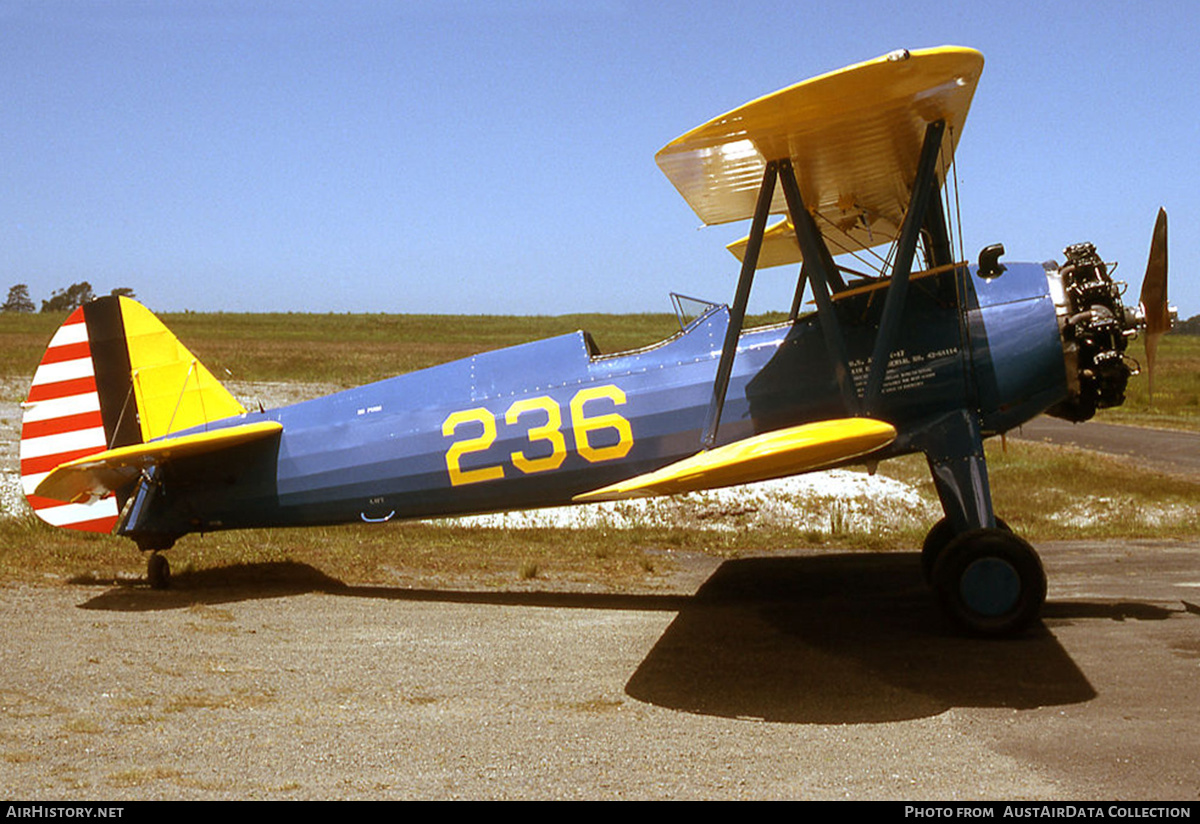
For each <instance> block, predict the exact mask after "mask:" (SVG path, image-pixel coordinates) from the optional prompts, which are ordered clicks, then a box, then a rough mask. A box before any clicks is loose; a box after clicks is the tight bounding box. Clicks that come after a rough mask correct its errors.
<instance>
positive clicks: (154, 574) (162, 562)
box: [146, 552, 171, 589]
mask: <svg viewBox="0 0 1200 824" xmlns="http://www.w3.org/2000/svg"><path fill="white" fill-rule="evenodd" d="M146 580H148V581H149V582H150V588H151V589H167V588H168V587H169V586H171V564H170V562H168V561H167V556H165V555H160V554H159V553H157V552H152V553H150V557H149V558H147V559H146Z"/></svg>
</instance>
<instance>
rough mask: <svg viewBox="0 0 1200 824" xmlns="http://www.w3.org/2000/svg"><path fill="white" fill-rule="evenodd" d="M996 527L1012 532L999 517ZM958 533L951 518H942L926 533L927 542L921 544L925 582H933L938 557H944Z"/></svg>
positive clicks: (922, 569) (922, 570) (922, 572)
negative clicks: (952, 524)
mask: <svg viewBox="0 0 1200 824" xmlns="http://www.w3.org/2000/svg"><path fill="white" fill-rule="evenodd" d="M996 528H997V529H999V530H1002V531H1004V532H1012V530H1011V529H1010V528H1009V526H1008V524H1006V523H1004V521H1002V520H1000V519H999V518H997V519H996ZM957 535H958V533H956V532H955V531H954V527H953V526H951V525H950V519H949V518H942V519H941V520H940V521H938V522H937V523H936V524H934V525H933V528H932V529H930V530H929V532H928V534H926V535H925V543H923V544H922V545H921V575H923V576H924V578H925V583H927V584H932V583H933V568H934V566H936V565H937V562H938V558H940V557H942V553H943V552H944V551H945V550H946V547H947V546H949V545H950V542H951V541H953V540H954V539H955V537H956V536H957Z"/></svg>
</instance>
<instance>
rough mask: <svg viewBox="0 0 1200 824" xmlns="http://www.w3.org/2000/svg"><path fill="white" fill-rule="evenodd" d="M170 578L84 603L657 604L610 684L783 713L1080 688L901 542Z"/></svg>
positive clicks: (1107, 612) (814, 719) (835, 713)
mask: <svg viewBox="0 0 1200 824" xmlns="http://www.w3.org/2000/svg"><path fill="white" fill-rule="evenodd" d="M174 583H175V588H174V589H171V590H165V591H154V590H150V589H148V588H146V587H145V586H144V585H141V586H118V587H115V588H113V589H110V590H108V591H107V592H105V593H103V594H101V595H99V596H97V597H95V598H92V599H90V600H89V601H88V602H86V603H85V604H83V605H82V608H85V609H98V610H116V611H155V610H165V609H179V608H184V607H187V606H190V605H193V604H197V603H202V604H216V603H229V602H233V601H244V600H257V599H262V598H273V597H286V596H289V595H297V594H303V593H309V592H322V593H327V594H331V595H346V596H351V597H360V598H361V597H367V598H382V599H388V600H409V601H441V602H447V603H474V604H494V605H496V606H526V607H556V608H577V609H628V610H640V611H669V612H675V613H677V615H676V617H675V620H674V621H672V623H671V625H670V626H669V627H668V628H667V630H666V632H664V633H663V635H662V637H661V638H660V639H659V640H658V642H657V643H656V644H655V645H654V647H653V648H652V649H651V650H650V652H649V654H648V655H647V656H646V657H645V659H643V661H642V663H641V664H640V665H639V666H638V668H637V670H636V671H635V672H634V673H633V675H632V677H631V678H630V679H629V681H628V683H627V684H626V692H627V693H628V695H630V696H631V697H633V698H636V699H638V700H640V701H645V702H647V703H651V704H655V705H658V706H662V707H667V708H671V709H677V710H682V711H686V712H692V713H699V714H707V715H716V716H724V717H738V718H753V719H763V720H768V721H779V722H788V723H820V724H836V723H864V722H883V721H897V720H904V719H911V718H922V717H929V716H932V715H936V714H938V713H941V712H944V711H945V710H947V709H949V708H952V707H963V706H970V707H1011V708H1031V707H1039V706H1053V705H1064V704H1072V703H1079V702H1084V701H1088V700H1091V699H1092V698H1094V697H1095V695H1096V693H1095V690H1094V689H1093V688H1092V686H1091V684H1089V683H1088V680H1087V678H1086V677H1085V676H1084V674H1083V673H1082V672H1081V671H1080V670H1079V668H1078V667H1076V666H1075V664H1074V662H1073V661H1072V660H1071V659H1070V657H1069V656H1068V655H1067V653H1066V651H1065V650H1064V649H1063V648H1062V646H1061V645H1060V644H1059V643H1058V641H1057V640H1056V639H1055V638H1054V636H1053V635H1052V634H1051V633H1050V632H1049V631H1048V630H1047V629H1046V628H1045V627H1044V626H1041V625H1038V626H1037V627H1035V629H1034V630H1033V631H1031V632H1030V633H1029V634H1028V635H1026V636H1025V637H1022V638H1018V639H1013V640H982V639H976V638H968V637H964V636H962V635H961V634H958V633H957V632H956V631H955V630H954V629H953V628H951V627H949V626H948V625H947V624H946V623H945V621H944V620H943V618H942V617H941V615H940V614H939V612H938V610H937V607H936V605H935V604H934V602H933V598H932V597H931V595H930V593H929V590H928V589H927V588H926V586H925V585H924V583H923V582H922V580H921V573H920V565H919V560H918V557H917V555H916V554H913V553H882V554H881V553H847V554H837V555H816V556H807V557H795V556H789V557H776V558H753V559H739V560H734V561H727V562H725V563H724V564H722V565H721V566H720V567H719V568H718V570H717V571H716V572H715V573H714V574H713V575H712V576H711V577H710V578H709V580H708V581H706V582H705V583H704V585H703V586H701V587H700V589H699V590H698V591H697V592H696V594H695V595H692V596H682V595H680V596H673V595H620V594H596V593H566V592H494V591H493V592H473V591H465V590H436V589H407V588H398V587H380V586H347V585H345V584H343V583H341V582H340V581H337V580H335V579H333V578H330V577H328V576H326V575H324V574H323V573H321V572H319V571H318V570H316V569H314V568H312V567H310V566H307V565H304V564H297V563H277V564H250V565H242V566H234V567H226V568H222V569H217V570H206V571H201V572H190V573H185V574H183V575H180V576H178V577H177V578H176V580H175V582H174ZM1046 615H1047V616H1048V617H1050V618H1052V619H1053V621H1054V622H1059V621H1064V620H1089V619H1100V620H1127V619H1133V620H1161V619H1165V618H1167V617H1169V616H1170V613H1169V612H1168V611H1166V610H1163V609H1161V608H1158V607H1154V606H1152V605H1145V604H1137V603H1128V602H1126V603H1119V604H1102V603H1090V602H1087V603H1081V602H1071V603H1053V602H1051V603H1049V604H1047V607H1046Z"/></svg>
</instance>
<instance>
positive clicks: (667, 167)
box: [655, 46, 983, 260]
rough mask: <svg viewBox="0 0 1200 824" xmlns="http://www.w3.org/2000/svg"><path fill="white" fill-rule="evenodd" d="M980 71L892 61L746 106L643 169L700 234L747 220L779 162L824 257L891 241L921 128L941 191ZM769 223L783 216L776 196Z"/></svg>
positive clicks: (954, 61) (952, 58)
mask: <svg viewBox="0 0 1200 824" xmlns="http://www.w3.org/2000/svg"><path fill="white" fill-rule="evenodd" d="M982 71H983V55H981V54H980V53H979V52H977V51H975V50H974V49H966V48H960V47H957V46H941V47H938V48H933V49H916V50H913V51H900V52H893V53H891V54H887V55H884V56H883V57H878V58H876V59H874V60H868V61H867V62H865V63H859V64H857V65H854V66H850V67H848V68H845V69H841V70H839V71H835V72H830V73H829V74H824V75H821V76H820V77H815V78H813V79H811V80H806V81H804V82H803V83H797V84H796V85H794V86H789V87H787V88H786V89H782V90H780V91H777V92H775V93H773V94H769V95H766V96H765V97H760V98H758V99H757V100H753V101H751V102H749V103H747V104H745V105H744V106H740V107H739V108H737V109H734V110H733V111H730V112H727V113H726V114H723V115H721V116H720V117H716V118H714V119H712V120H710V121H709V122H707V123H705V124H704V125H702V126H699V127H697V128H695V129H692V130H691V131H690V132H688V133H687V134H684V135H683V136H681V137H679V138H678V139H676V140H674V141H672V142H671V143H668V144H667V145H666V146H665V147H663V148H662V149H661V150H660V151H659V152H658V154H657V155H656V156H655V159H656V160H657V162H658V165H659V168H661V169H662V171H663V173H664V174H666V176H667V178H668V179H669V180H670V181H671V182H672V183H673V184H674V185H675V188H676V189H678V190H679V193H680V194H681V195H683V198H684V200H686V201H687V202H688V205H689V206H691V207H692V209H693V210H694V211H695V212H696V214H697V216H699V218H700V219H701V220H702V221H704V223H705V224H708V225H714V224H719V223H729V222H731V221H735V220H747V219H749V218H751V217H753V215H754V208H755V203H756V201H757V199H758V190H759V187H760V186H761V185H762V178H763V171H764V169H765V168H766V164H767V163H768V162H769V161H772V160H783V159H785V158H786V159H790V160H791V162H792V166H793V167H794V169H795V171H796V177H797V180H798V183H799V186H800V193H801V195H802V196H803V198H804V203H805V205H806V206H807V208H808V209H809V210H810V211H811V212H812V213H813V215H814V217H815V218H816V222H817V227H818V228H819V229H820V231H821V233H822V234H823V235H825V236H826V238H827V239H828V240H829V241H830V245H831V247H832V246H834V245H835V241H836V245H838V246H840V247H844V249H843V250H844V251H857V250H858V249H862V248H869V247H871V246H875V245H877V244H880V243H886V242H889V241H891V240H893V239H894V237H895V233H896V227H898V226H900V225H901V224H902V223H903V221H904V211H905V209H906V208H907V207H908V202H909V196H910V194H911V193H910V189H911V187H912V184H913V182H914V180H915V179H916V173H917V162H918V159H919V157H920V153H921V144H922V142H923V140H924V135H925V127H926V126H927V125H928V124H929V123H931V122H933V121H935V120H944V121H946V127H947V128H946V133H945V137H944V138H943V142H942V161H943V166H942V167H941V168H939V170H938V179H939V182H940V181H941V180H942V177H943V175H944V174H945V167H946V166H948V165H949V163H950V162H951V160H952V159H953V157H954V149H955V147H956V145H957V143H958V138H959V136H960V134H961V133H962V128H963V124H964V123H965V121H966V118H967V111H968V110H969V109H970V106H971V98H972V97H973V96H974V94H975V86H976V84H977V83H978V81H979V76H980V74H981V73H982ZM771 212H772V213H773V214H786V212H787V204H786V201H785V199H784V195H783V192H782V189H781V187H780V188H778V189H777V190H776V192H775V199H774V200H773V201H772V204H771ZM839 230H840V231H839ZM796 253H797V254H798V253H799V250H797V252H796ZM834 253H835V254H837V252H836V251H835V252H834ZM796 259H797V260H798V259H799V258H798V257H797V258H796Z"/></svg>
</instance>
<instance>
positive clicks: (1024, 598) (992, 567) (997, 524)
mask: <svg viewBox="0 0 1200 824" xmlns="http://www.w3.org/2000/svg"><path fill="white" fill-rule="evenodd" d="M923 434H924V436H925V438H926V441H925V443H926V444H927V448H926V449H925V456H926V459H927V460H928V461H929V469H930V472H931V473H932V475H933V482H934V486H935V487H937V492H938V498H940V499H941V502H942V509H943V510H944V511H945V513H946V517H945V518H943V519H942V520H941V521H939V522H938V523H936V524H935V525H934V527H933V529H931V530H929V534H928V535H927V536H926V538H925V544H924V546H923V547H922V548H921V571H922V572H923V573H924V575H925V580H926V581H928V582H929V583H930V584H931V585H932V586H933V590H934V593H935V594H936V595H937V599H938V604H939V605H940V606H941V608H942V611H943V612H944V613H945V614H946V615H947V617H949V618H950V619H951V620H952V621H954V622H955V623H956V624H958V625H959V626H960V627H962V628H964V629H966V630H967V631H968V632H971V633H975V634H978V635H987V636H1004V635H1016V634H1018V633H1020V632H1022V631H1024V630H1025V629H1027V628H1028V627H1029V625H1030V624H1031V623H1033V622H1034V621H1035V620H1037V617H1038V614H1039V613H1040V612H1041V608H1042V604H1043V603H1045V600H1046V573H1045V572H1044V571H1043V570H1042V562H1041V559H1039V558H1038V555H1037V552H1035V551H1034V549H1033V547H1032V546H1030V545H1029V544H1028V543H1027V542H1026V541H1025V540H1023V539H1021V538H1019V537H1017V536H1016V535H1014V534H1012V531H1011V530H1010V529H1009V528H1008V525H1007V524H1005V523H1004V522H1003V521H1001V520H999V519H998V518H997V517H996V515H995V513H994V512H993V511H992V492H991V487H990V486H989V484H988V472H987V459H986V458H985V456H984V453H983V438H982V436H981V433H980V427H979V420H978V418H977V417H976V416H975V415H974V414H973V413H971V412H968V411H967V410H959V411H957V412H953V413H951V414H949V415H946V416H944V417H942V418H940V419H938V420H937V421H936V422H935V423H933V424H932V425H931V426H930V427H929V428H928V429H927V430H926V432H925V433H923Z"/></svg>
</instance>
